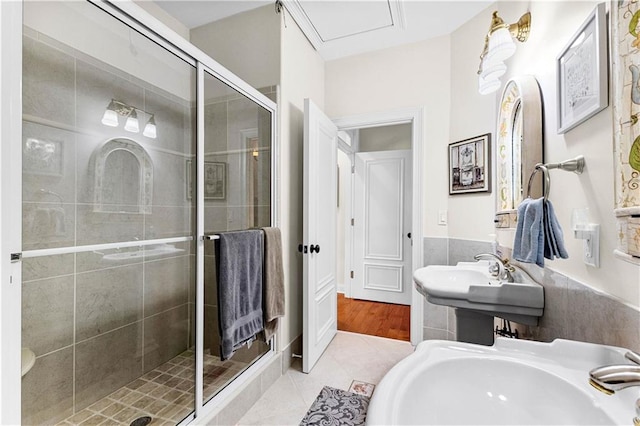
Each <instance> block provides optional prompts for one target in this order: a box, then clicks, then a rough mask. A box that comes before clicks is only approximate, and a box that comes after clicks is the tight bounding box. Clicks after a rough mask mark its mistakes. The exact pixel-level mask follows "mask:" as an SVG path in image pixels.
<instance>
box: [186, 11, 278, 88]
mask: <svg viewBox="0 0 640 426" xmlns="http://www.w3.org/2000/svg"><path fill="white" fill-rule="evenodd" d="M191 43H193V44H195V45H196V46H198V47H199V48H200V49H201V50H202V51H203V52H205V53H206V54H207V55H209V56H211V57H212V58H213V59H215V60H216V61H218V62H219V63H221V64H222V65H224V66H225V68H227V69H228V70H230V71H231V72H233V73H234V74H235V75H237V76H238V77H240V78H242V79H243V80H244V81H246V82H247V83H249V84H251V85H252V86H253V87H256V88H262V87H266V86H275V85H277V84H279V82H280V18H279V15H276V14H275V12H274V8H273V5H268V6H263V7H260V8H257V9H254V10H249V11H247V12H243V13H238V14H236V15H233V16H230V17H228V18H225V19H221V20H219V21H216V22H212V23H210V24H205V25H202V26H200V27H197V28H194V29H192V30H191Z"/></svg>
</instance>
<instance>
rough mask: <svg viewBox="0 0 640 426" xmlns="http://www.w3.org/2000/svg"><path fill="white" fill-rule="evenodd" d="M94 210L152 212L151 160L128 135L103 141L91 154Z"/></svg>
mask: <svg viewBox="0 0 640 426" xmlns="http://www.w3.org/2000/svg"><path fill="white" fill-rule="evenodd" d="M93 169H94V173H95V185H94V209H93V211H94V212H108V213H145V214H149V213H151V205H152V201H153V163H152V162H151V157H149V154H148V153H147V151H145V149H144V148H143V147H142V146H141V145H140V144H139V143H138V142H136V141H134V140H132V139H128V138H114V139H109V140H108V141H106V142H105V143H104V144H103V145H102V146H101V147H100V148H99V149H98V150H97V152H96V153H95V156H94V168H93Z"/></svg>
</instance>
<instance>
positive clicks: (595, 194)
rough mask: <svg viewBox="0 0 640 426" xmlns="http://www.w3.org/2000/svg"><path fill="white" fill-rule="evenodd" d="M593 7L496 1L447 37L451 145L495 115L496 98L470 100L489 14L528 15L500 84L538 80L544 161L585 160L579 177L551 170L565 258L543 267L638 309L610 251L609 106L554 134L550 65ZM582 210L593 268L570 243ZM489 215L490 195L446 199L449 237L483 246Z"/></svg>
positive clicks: (626, 272) (488, 125) (638, 275)
mask: <svg viewBox="0 0 640 426" xmlns="http://www.w3.org/2000/svg"><path fill="white" fill-rule="evenodd" d="M597 3H598V2H596V1H592V2H547V1H535V2H499V3H497V6H494V7H489V8H487V9H486V10H485V11H484V12H482V13H481V14H479V15H478V16H477V17H476V18H474V19H473V20H472V21H471V22H469V23H467V24H465V25H464V26H463V27H461V28H460V29H459V30H457V31H456V32H454V33H453V34H452V36H451V48H452V51H453V52H455V54H454V55H453V56H452V78H451V83H452V84H451V117H452V120H451V139H452V141H453V140H459V139H462V138H464V137H469V136H473V135H475V134H480V133H486V132H488V131H491V132H492V133H493V134H495V123H496V114H495V111H497V107H498V102H499V99H498V98H499V96H500V91H499V92H498V93H497V94H495V95H489V96H485V97H482V96H480V95H478V94H477V77H476V75H475V73H476V71H477V68H478V56H479V54H480V51H481V50H482V40H483V37H484V34H485V33H486V31H487V27H488V24H489V22H490V14H491V12H492V11H493V10H495V9H498V10H499V12H500V16H501V17H503V18H504V19H505V21H506V22H514V21H516V20H517V19H518V18H519V17H520V16H521V15H522V14H523V13H524V12H526V11H527V10H529V11H531V15H532V24H531V35H530V37H529V40H528V41H527V42H526V43H524V44H522V43H518V50H517V52H516V54H515V55H514V56H513V57H512V58H511V59H509V60H508V61H507V66H508V73H507V74H506V75H505V76H504V77H503V79H502V81H503V82H506V81H508V79H509V78H510V77H513V76H518V75H523V74H532V75H534V76H535V77H536V79H537V80H538V83H539V84H540V88H541V91H542V98H543V109H544V151H545V158H544V161H545V162H558V161H563V160H566V159H569V158H573V157H575V156H576V155H579V154H582V155H584V156H585V159H586V169H585V172H584V173H583V174H582V175H580V176H577V175H575V174H572V173H567V172H563V171H560V170H552V171H551V194H550V200H551V202H552V203H553V205H554V208H555V212H556V215H557V217H558V219H559V221H560V225H561V226H562V229H563V230H564V239H565V245H566V247H567V250H568V252H569V256H570V257H569V259H567V260H556V261H547V262H546V265H547V266H548V267H550V268H551V269H553V270H556V271H558V272H560V273H562V274H564V275H567V276H569V277H570V278H572V279H575V280H577V281H580V282H583V283H585V284H587V285H589V286H591V287H594V288H596V289H599V290H602V291H604V292H606V293H609V294H612V295H614V296H618V297H620V298H621V299H623V300H625V301H626V302H628V303H630V304H632V305H634V306H640V285H639V283H640V268H639V267H637V266H634V265H631V264H629V263H626V262H624V261H621V260H618V259H616V258H614V257H613V255H612V252H613V249H614V248H615V245H616V237H615V233H616V230H615V221H614V215H613V198H614V196H613V191H614V183H613V173H614V172H613V148H612V147H613V142H612V134H613V133H612V112H611V107H609V108H606V109H605V110H604V111H602V112H600V113H598V114H597V115H596V116H594V117H593V118H591V119H590V120H588V121H586V122H585V123H583V124H582V125H580V126H578V127H576V128H575V129H574V130H571V131H570V132H568V133H566V134H564V135H558V134H557V133H556V126H557V122H556V112H557V106H556V105H557V104H556V96H557V91H556V86H555V85H556V76H555V71H554V70H555V68H554V66H555V59H556V56H557V55H558V53H559V52H560V51H561V50H562V49H563V48H564V46H565V45H566V43H568V41H569V39H570V38H571V37H572V35H573V34H574V32H575V31H576V30H577V29H578V27H579V26H580V25H581V24H582V22H583V21H584V19H586V17H587V16H588V15H589V14H590V13H591V11H592V10H593V9H594V7H595V5H596V4H597ZM503 87H504V85H503ZM454 120H455V121H454ZM494 143H495V140H494ZM527 178H528V177H527ZM585 207H586V208H589V210H590V213H591V221H592V222H595V223H599V224H600V225H601V243H600V249H601V267H600V268H599V269H596V268H592V267H589V266H586V265H585V264H584V263H583V262H582V241H581V240H577V239H575V238H574V237H573V234H572V232H571V214H572V210H573V209H574V208H585ZM493 210H494V196H493V194H492V195H491V196H490V197H487V196H473V197H472V196H464V197H463V196H458V197H451V198H450V200H449V219H450V222H449V228H450V231H449V235H450V236H454V237H460V238H469V239H486V235H487V234H488V233H490V232H492V231H491V229H492V223H491V220H492V218H493V217H492V213H493ZM472 212H473V213H472ZM477 212H483V213H482V215H481V216H478V215H477Z"/></svg>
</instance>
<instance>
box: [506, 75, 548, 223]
mask: <svg viewBox="0 0 640 426" xmlns="http://www.w3.org/2000/svg"><path fill="white" fill-rule="evenodd" d="M499 108H500V109H499V111H498V124H497V129H496V135H497V137H496V174H497V197H496V202H497V203H496V204H497V205H496V227H497V228H515V226H516V208H517V207H518V204H520V202H521V201H522V200H523V199H524V198H525V197H526V196H527V195H530V196H531V197H539V196H540V195H541V194H542V190H541V188H542V184H541V182H540V181H536V182H534V183H533V184H532V185H531V194H526V188H525V187H524V184H523V183H526V182H527V180H528V178H529V176H530V175H531V173H532V172H533V170H534V168H535V165H536V164H537V163H541V162H542V149H543V148H542V101H541V99H540V88H539V87H538V82H537V81H536V79H535V78H534V77H533V76H529V75H526V76H521V77H516V78H513V79H511V80H509V81H508V82H507V84H506V85H505V88H504V91H503V92H502V98H501V99H500V106H499Z"/></svg>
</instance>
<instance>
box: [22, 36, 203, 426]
mask: <svg viewBox="0 0 640 426" xmlns="http://www.w3.org/2000/svg"><path fill="white" fill-rule="evenodd" d="M25 34H26V35H25V37H24V38H23V40H24V48H23V49H24V58H23V75H24V79H23V113H24V122H23V123H24V124H23V126H24V127H23V144H25V145H24V146H26V143H27V140H28V139H29V138H31V139H37V140H41V141H45V142H47V143H51V144H53V145H54V146H55V149H56V152H57V153H58V157H57V159H55V160H54V163H53V165H52V166H51V167H49V168H44V169H43V167H42V166H41V165H40V164H31V163H29V161H30V159H29V158H28V157H25V158H26V161H25V163H24V164H23V191H22V194H23V250H24V251H26V252H28V251H30V250H38V249H45V248H62V247H78V246H83V245H88V244H104V243H113V242H123V241H136V240H149V239H157V238H169V237H187V236H191V235H192V234H193V231H192V224H193V220H192V215H193V209H192V208H191V207H190V206H191V200H190V198H189V197H187V190H186V183H187V179H186V162H187V160H188V159H190V158H191V154H192V152H193V146H194V145H193V144H194V140H193V132H192V130H191V129H192V127H191V126H192V120H191V107H192V104H191V102H190V101H188V100H185V99H180V98H178V97H177V96H175V95H172V94H170V93H167V92H165V91H163V90H162V89H158V88H155V87H152V86H151V85H149V84H148V83H146V82H144V81H142V80H139V79H137V78H135V77H133V76H131V75H128V74H126V73H124V72H122V71H120V70H118V69H116V68H114V67H111V66H110V65H108V64H105V63H101V62H99V61H97V60H95V59H92V58H89V57H87V56H86V55H84V54H82V53H80V52H78V51H76V50H74V49H72V48H70V47H68V46H66V45H63V44H61V43H60V42H57V41H56V40H53V39H51V38H49V37H47V36H45V35H43V34H41V33H37V32H35V31H33V30H31V29H29V28H25ZM176 61H178V62H180V60H178V59H176ZM184 66H185V67H187V65H186V64H185V65H184ZM187 71H188V70H187ZM185 75H189V73H188V72H185ZM193 75H195V74H193ZM112 98H113V99H117V100H120V101H123V102H126V103H127V104H129V105H134V106H136V107H140V108H144V109H145V110H147V111H150V112H152V113H153V114H154V115H155V121H156V126H157V135H158V137H157V139H149V138H147V137H145V136H143V135H142V133H129V132H125V131H124V130H123V128H122V127H123V126H122V124H123V123H124V121H123V118H122V117H121V118H120V120H121V122H120V126H119V127H117V128H115V127H106V126H104V125H102V124H101V118H102V114H103V113H104V111H105V108H106V107H107V105H108V104H109V102H110V101H111V99H112ZM139 119H140V127H141V128H142V127H144V124H145V122H146V121H145V119H146V117H144V116H143V115H142V113H140V115H139ZM114 138H128V139H132V140H135V141H136V142H137V143H138V144H139V145H140V146H141V147H142V148H143V149H144V150H145V151H146V153H147V154H148V156H149V158H150V160H151V162H152V164H153V182H152V183H153V191H152V193H151V194H146V195H150V196H151V197H152V203H151V210H150V212H147V213H138V212H137V211H138V206H128V205H126V206H125V205H122V206H115V208H111V209H109V210H110V212H102V211H97V209H96V207H95V205H94V195H95V191H96V186H95V185H96V179H95V178H96V177H95V173H94V164H95V153H96V152H97V150H98V149H99V148H100V147H101V146H102V145H103V144H104V143H105V142H107V141H108V140H110V139H114ZM43 170H44V171H45V173H43ZM125 171H126V170H123V176H125V177H126V176H127V174H126V173H124V172H125ZM127 184H129V183H128V182H124V185H127ZM118 207H121V208H118ZM125 212H126V213H125ZM174 247H175V249H176V250H175V251H173V252H172V253H169V254H165V255H163V256H162V257H157V256H144V255H142V252H143V248H141V247H132V248H128V249H122V250H117V249H113V250H109V251H87V252H79V253H72V254H60V255H52V256H44V257H36V258H25V260H24V262H23V285H22V288H23V294H22V302H23V307H22V345H23V347H28V348H30V349H31V350H33V351H34V352H35V354H36V356H37V359H36V362H35V365H34V366H33V368H32V369H31V370H30V371H29V372H28V373H27V374H26V375H25V376H24V377H23V380H22V392H23V393H22V421H23V423H24V424H43V423H48V424H50V423H54V422H56V421H58V420H61V419H64V418H66V417H68V416H69V415H71V414H73V413H74V412H78V411H80V410H82V409H83V408H85V407H87V406H88V405H90V404H92V403H93V402H95V401H96V400H98V399H100V398H101V397H103V396H105V395H107V394H109V393H111V392H113V391H114V390H116V389H118V388H120V387H122V386H124V385H126V384H127V383H129V382H131V381H132V380H135V379H136V378H137V377H139V376H141V375H142V374H144V373H145V372H148V371H150V370H152V369H153V368H155V367H156V366H158V365H160V364H162V363H164V362H165V361H168V360H169V359H171V358H173V357H175V356H176V355H178V354H180V353H182V352H183V351H185V350H186V349H187V348H188V347H189V343H190V342H189V331H190V328H191V327H190V321H191V318H192V316H191V315H190V310H192V307H193V303H190V302H193V300H194V298H195V296H194V294H193V288H194V285H193V283H194V273H193V268H192V265H194V262H193V256H192V252H193V250H192V248H191V244H190V243H188V242H185V243H176V244H174ZM125 250H130V251H137V252H138V255H137V256H133V257H132V258H130V259H127V260H122V259H121V260H113V259H109V258H108V257H107V255H109V254H117V253H120V252H122V251H125Z"/></svg>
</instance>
